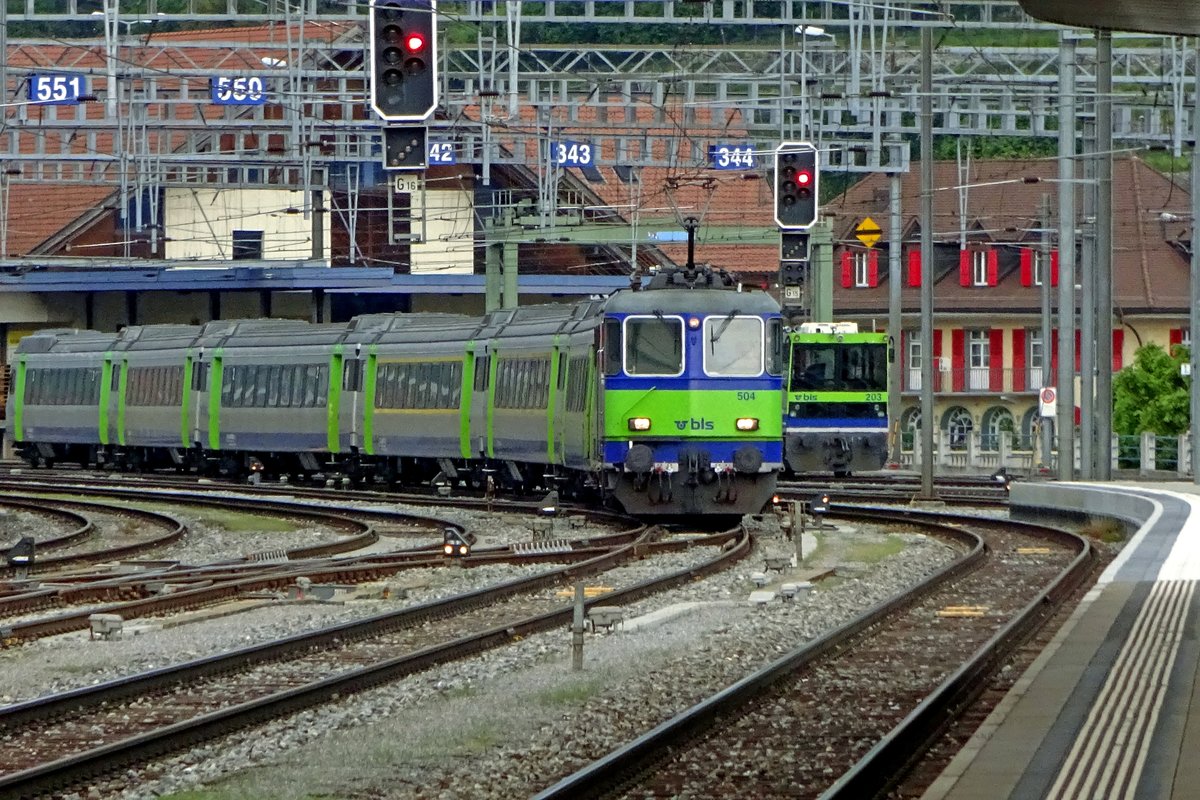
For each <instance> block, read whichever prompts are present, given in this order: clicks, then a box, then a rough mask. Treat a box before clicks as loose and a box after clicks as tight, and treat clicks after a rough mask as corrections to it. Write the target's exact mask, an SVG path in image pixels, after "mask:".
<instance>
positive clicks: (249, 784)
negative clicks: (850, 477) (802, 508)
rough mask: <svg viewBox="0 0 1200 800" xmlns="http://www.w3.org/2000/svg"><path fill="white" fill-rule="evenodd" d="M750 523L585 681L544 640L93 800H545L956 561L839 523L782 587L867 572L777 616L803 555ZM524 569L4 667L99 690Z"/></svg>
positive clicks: (489, 527)
mask: <svg viewBox="0 0 1200 800" xmlns="http://www.w3.org/2000/svg"><path fill="white" fill-rule="evenodd" d="M442 511H443V512H444V513H445V515H446V516H448V517H449V516H452V514H453V512H451V511H450V510H449V509H444V510H442ZM433 513H439V512H433ZM463 521H464V522H466V523H467V524H468V526H469V527H471V528H473V529H478V530H482V531H486V535H487V537H489V538H493V539H495V540H496V541H502V540H504V539H506V538H507V537H509V536H512V537H515V538H514V539H513V540H520V539H527V538H528V535H529V531H528V528H527V527H526V525H525V524H523V523H521V522H520V521H518V520H516V519H508V520H506V519H504V518H503V517H502V516H500V515H498V516H497V517H496V518H490V519H486V520H480V519H479V518H474V519H470V520H466V519H464V520H463ZM481 523H486V524H484V525H481ZM751 524H752V525H755V526H756V527H757V528H758V531H757V532H758V533H759V534H760V536H759V539H758V543H757V545H756V550H755V553H754V555H753V556H751V557H750V558H748V559H747V560H745V561H743V562H742V563H741V564H739V565H737V566H736V567H735V568H734V569H732V570H730V571H727V572H725V573H722V574H720V575H717V576H713V577H711V578H708V579H704V580H700V581H695V582H693V583H690V584H688V585H687V586H684V587H681V588H678V589H675V590H672V591H670V592H666V593H664V594H662V595H659V596H655V597H652V598H648V599H646V600H643V601H640V602H638V603H635V604H632V605H630V606H628V607H626V608H625V609H624V610H625V619H626V623H625V625H624V627H623V628H618V629H617V630H615V631H613V632H611V633H597V634H588V635H587V637H586V643H585V650H584V669H583V670H582V671H581V672H574V671H572V669H571V661H572V659H571V635H570V632H569V631H568V630H566V629H562V630H557V631H552V632H548V633H544V634H538V635H535V636H531V637H529V638H527V639H525V640H523V641H520V642H518V643H516V644H515V645H512V646H509V647H504V648H501V649H498V650H495V651H491V652H488V653H484V654H482V655H480V656H478V657H475V658H472V659H468V660H466V661H462V662H456V663H453V664H448V665H445V666H443V667H440V668H437V669H435V670H432V671H430V672H426V673H421V674H418V675H414V676H411V677H409V678H406V679H404V680H401V681H398V682H395V683H392V684H389V685H387V686H384V687H379V688H376V689H372V690H370V691H367V692H363V693H361V694H357V695H354V696H351V697H348V698H345V699H343V700H341V701H339V702H337V703H332V704H328V705H324V706H321V707H319V708H314V709H310V710H308V711H305V712H302V713H299V714H296V715H294V716H292V717H290V718H287V719H283V720H279V721H276V722H273V723H270V724H267V725H265V726H262V727H261V728H257V729H255V730H253V731H249V732H246V733H243V734H239V735H235V736H232V737H227V738H224V739H222V740H220V741H217V742H213V743H211V744H208V745H205V746H202V747H199V748H196V749H194V750H192V751H189V752H186V753H180V754H178V755H176V756H173V757H171V758H169V759H164V760H163V761H161V762H157V763H155V764H151V765H147V766H145V767H143V768H141V769H138V770H134V771H131V772H129V773H127V774H125V775H124V776H121V777H114V778H109V779H105V780H102V781H98V782H97V784H96V785H95V786H93V787H90V789H89V791H87V792H85V793H83V794H81V795H80V797H88V796H89V795H90V796H92V797H104V798H109V797H119V798H121V799H122V800H135V799H136V800H149V798H158V797H163V796H170V795H171V794H172V793H176V792H186V791H188V790H197V789H200V788H201V787H204V794H203V795H202V796H203V797H204V798H206V800H207V799H208V798H212V799H213V800H215V799H216V798H231V799H232V798H262V799H263V800H268V799H270V798H278V799H279V800H285V799H289V798H296V799H297V800H299V799H300V798H311V797H321V796H329V797H337V798H347V799H350V798H384V797H386V798H409V797H411V798H473V799H474V798H505V799H507V798H517V797H528V796H530V795H532V794H534V793H536V792H537V791H539V790H541V789H542V788H545V787H546V786H548V785H550V784H552V783H554V782H555V781H556V780H558V779H559V778H561V777H562V776H563V775H566V774H568V773H570V772H572V771H574V770H575V769H578V768H579V767H581V766H583V765H584V764H586V763H588V762H589V761H591V760H593V759H595V758H598V757H600V756H602V755H604V754H605V753H607V752H609V751H611V750H612V749H614V748H616V747H618V746H620V745H621V744H623V743H625V742H626V741H628V740H629V739H631V738H633V737H635V736H637V735H639V734H640V733H642V732H644V731H646V730H648V729H650V728H651V727H653V726H654V725H657V724H659V723H660V722H662V721H663V720H665V719H668V718H670V717H671V716H673V715H674V714H676V713H678V712H679V711H681V710H683V709H684V708H686V707H688V706H690V705H691V704H693V703H695V702H697V701H698V700H700V699H702V698H703V697H705V696H707V695H709V694H711V693H713V692H715V691H717V690H719V689H720V688H723V687H725V686H727V685H729V684H731V683H733V682H735V681H736V680H738V679H740V678H741V677H743V676H744V675H745V674H746V673H748V672H750V671H752V670H753V669H755V668H757V667H759V666H760V665H762V664H763V663H765V662H767V661H770V660H773V659H775V658H777V657H778V656H779V655H781V654H783V653H785V652H787V651H789V650H791V649H793V648H795V647H796V646H798V645H800V644H802V643H803V642H805V641H808V640H810V639H812V638H814V637H816V636H818V635H820V634H821V633H823V632H825V631H827V630H829V629H831V628H833V627H836V626H837V625H839V624H841V623H843V622H844V621H846V620H847V619H849V618H851V617H853V616H855V615H857V614H859V613H860V612H861V611H862V610H864V609H866V608H868V607H870V606H872V605H874V604H875V603H877V602H879V601H880V600H883V599H884V598H886V597H890V596H892V595H894V594H896V593H898V592H900V591H903V590H904V589H905V588H907V587H909V586H911V585H913V584H915V583H917V582H919V581H920V580H922V579H923V578H924V577H926V576H928V575H929V574H931V573H932V572H934V571H936V570H937V569H938V568H940V567H941V566H942V565H944V564H945V563H947V562H948V561H950V560H952V559H953V558H954V557H955V556H954V553H953V552H952V551H951V550H950V549H949V548H947V547H946V546H944V545H942V544H940V543H939V542H937V541H935V540H932V539H928V538H926V537H925V536H923V535H921V534H918V533H913V532H895V531H884V530H882V529H876V528H873V527H872V526H867V525H862V524H859V523H855V524H853V525H839V526H838V527H837V528H836V529H833V530H823V531H820V532H819V533H818V537H819V538H818V539H817V540H814V541H819V545H817V546H816V547H815V548H814V547H812V545H811V543H808V542H806V548H807V549H809V550H813V552H811V553H808V552H806V554H805V556H806V558H805V561H804V563H803V564H802V565H801V566H800V567H793V568H791V569H789V570H786V571H785V572H783V573H779V572H771V573H767V579H768V581H769V583H768V585H767V587H766V588H767V589H772V588H778V587H779V585H780V584H781V583H783V582H785V581H797V580H802V579H803V578H804V577H806V576H811V575H814V574H815V573H818V572H821V571H825V570H829V569H834V568H838V569H839V574H840V575H852V576H853V577H833V578H829V579H826V580H823V581H820V582H818V583H816V585H815V589H814V590H813V591H812V592H810V593H809V594H808V595H807V596H806V597H804V598H803V599H801V600H798V601H796V602H792V603H786V602H783V601H780V600H776V601H773V602H771V603H769V604H767V605H766V606H763V607H760V606H757V605H752V604H751V603H750V602H749V599H748V598H749V595H750V593H751V592H753V591H756V590H758V588H759V587H758V586H757V585H756V583H755V581H754V580H753V576H754V574H755V573H760V572H763V564H764V558H766V557H768V556H772V557H775V556H784V555H791V554H792V553H793V552H794V549H793V545H792V543H791V542H789V541H786V540H783V539H782V538H780V536H779V535H778V532H777V530H778V529H777V527H776V526H775V525H774V524H772V523H770V521H768V522H764V523H751ZM709 556H711V552H705V551H704V549H702V548H694V549H692V550H689V551H687V552H684V553H679V554H674V555H665V556H655V557H654V558H650V559H646V560H644V561H639V562H635V563H633V564H630V565H627V566H625V567H622V568H620V569H618V570H614V571H611V572H608V573H605V575H604V577H603V582H604V583H605V584H607V585H612V586H625V585H629V584H631V583H634V582H636V581H640V580H643V579H645V578H647V577H650V576H651V575H656V574H661V573H663V572H665V571H670V570H674V569H679V568H681V567H684V566H685V565H691V564H695V563H696V562H697V561H698V560H699V559H701V558H706V557H709ZM517 569H518V568H513V567H506V566H490V567H482V568H478V569H466V570H463V569H439V570H424V571H421V573H422V574H410V573H405V577H404V580H405V581H407V583H408V585H409V586H410V589H409V593H408V596H407V598H405V599H403V600H396V599H393V600H360V601H353V602H351V603H348V604H347V605H341V606H335V605H312V604H308V605H290V606H286V605H284V606H280V605H270V606H266V607H262V608H258V609H256V610H252V611H248V612H245V613H241V614H236V615H233V616H228V617H222V618H219V619H214V620H209V621H205V622H202V623H194V624H189V625H183V626H180V627H175V628H164V629H161V630H147V631H146V632H145V633H143V634H142V635H137V636H126V637H124V638H122V639H120V640H115V641H109V642H99V641H97V642H90V643H88V644H87V645H86V646H83V645H81V641H83V640H85V639H86V634H84V635H81V636H63V637H55V638H52V639H46V640H42V641H38V642H34V643H32V644H30V645H29V646H26V647H22V648H19V649H14V650H11V651H6V652H3V653H2V654H0V659H3V661H2V663H3V665H4V669H2V670H0V699H3V701H4V702H13V701H16V700H20V699H25V698H27V697H32V696H37V695H40V694H44V693H46V692H49V691H59V690H62V689H65V688H70V687H73V686H82V685H90V684H92V683H96V682H100V681H103V680H107V679H111V678H114V677H117V676H119V675H123V674H129V673H130V672H134V671H140V670H144V669H149V668H152V667H155V666H163V665H165V664H169V663H178V662H181V661H186V660H189V659H192V658H197V657H200V656H204V655H208V654H210V653H215V652H222V651H225V650H229V649H234V648H237V647H243V646H246V645H248V644H252V643H254V642H258V641H265V640H267V639H269V638H274V637H278V636H283V635H289V634H293V633H297V632H300V631H302V630H309V629H312V628H316V627H320V626H322V625H327V624H333V623H335V622H339V621H345V620H349V619H353V618H360V617H364V616H368V615H370V614H374V613H379V612H381V611H383V610H389V609H395V608H397V607H400V606H399V604H405V603H412V602H421V601H423V600H427V599H431V598H433V597H438V596H444V595H447V594H450V593H453V592H459V591H463V590H465V589H467V588H470V587H477V586H484V585H488V584H491V583H496V582H499V581H501V580H505V579H508V578H511V577H513V576H514V575H515V574H516V571H517ZM520 569H540V568H536V567H535V568H520ZM665 608H671V609H672V611H673V612H677V613H676V614H674V615H668V616H670V618H669V619H668V620H667V621H665V622H660V623H657V624H653V625H641V624H639V620H638V618H639V617H641V616H642V615H645V614H648V613H650V612H652V611H655V610H660V609H665ZM885 679H886V677H885V676H881V677H880V680H885Z"/></svg>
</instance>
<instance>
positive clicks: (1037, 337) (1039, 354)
mask: <svg viewBox="0 0 1200 800" xmlns="http://www.w3.org/2000/svg"><path fill="white" fill-rule="evenodd" d="M1025 342H1026V345H1025V346H1026V349H1027V351H1028V352H1026V353H1025V364H1026V365H1027V367H1028V369H1029V380H1028V381H1027V385H1028V386H1029V388H1030V389H1040V388H1042V369H1043V367H1044V366H1045V358H1046V348H1045V347H1043V346H1042V330H1041V328H1030V329H1029V330H1027V331H1025Z"/></svg>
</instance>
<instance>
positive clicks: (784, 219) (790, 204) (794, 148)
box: [775, 142, 820, 230]
mask: <svg viewBox="0 0 1200 800" xmlns="http://www.w3.org/2000/svg"><path fill="white" fill-rule="evenodd" d="M819 178H820V171H819V169H818V159H817V148H816V147H815V146H813V145H812V144H811V143H810V142H784V143H783V144H781V145H779V146H778V147H776V148H775V223H776V224H777V225H778V226H779V227H780V228H783V229H784V230H807V229H808V228H811V227H812V226H813V225H815V224H816V222H817V196H818V195H817V188H818V182H819Z"/></svg>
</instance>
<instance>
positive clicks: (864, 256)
mask: <svg viewBox="0 0 1200 800" xmlns="http://www.w3.org/2000/svg"><path fill="white" fill-rule="evenodd" d="M854 285H855V286H857V287H859V288H863V287H867V286H870V285H871V253H870V251H867V250H863V251H855V252H854Z"/></svg>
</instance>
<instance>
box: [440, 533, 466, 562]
mask: <svg viewBox="0 0 1200 800" xmlns="http://www.w3.org/2000/svg"><path fill="white" fill-rule="evenodd" d="M442 552H443V553H445V554H446V555H448V556H450V557H452V558H462V557H463V556H469V555H471V543H470V542H469V541H468V540H467V537H466V536H464V535H463V534H461V533H459V532H458V531H456V530H455V529H454V528H446V531H445V535H444V537H443V543H442Z"/></svg>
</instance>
